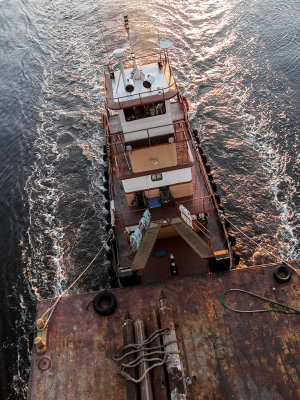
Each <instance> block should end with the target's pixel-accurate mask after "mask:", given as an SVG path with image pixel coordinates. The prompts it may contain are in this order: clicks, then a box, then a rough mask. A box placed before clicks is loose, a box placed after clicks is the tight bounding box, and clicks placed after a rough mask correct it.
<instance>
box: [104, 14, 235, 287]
mask: <svg viewBox="0 0 300 400" xmlns="http://www.w3.org/2000/svg"><path fill="white" fill-rule="evenodd" d="M124 22H125V29H126V31H127V35H128V41H129V44H130V50H131V51H130V58H129V60H127V62H125V60H124V58H125V51H124V50H123V49H117V50H115V51H114V52H113V57H114V58H115V59H116V60H117V61H118V65H119V68H115V69H113V68H112V66H111V65H109V66H106V67H105V70H104V77H105V98H106V101H105V113H103V115H102V122H103V128H104V129H105V135H106V146H105V150H106V152H107V155H108V163H109V180H110V186H109V196H110V214H111V215H110V220H111V225H112V228H113V235H114V239H115V242H114V244H113V248H114V265H115V268H116V274H117V278H118V282H119V285H121V286H127V285H132V284H136V283H139V282H140V283H145V282H153V281H161V280H164V279H168V278H169V277H171V276H174V275H178V276H181V277H182V276H188V275H194V274H206V273H208V272H214V271H220V270H227V269H231V268H233V267H234V260H233V254H234V253H233V251H232V249H231V246H230V241H229V236H228V233H227V226H226V222H227V221H226V220H225V219H224V208H223V207H222V205H221V206H220V204H219V203H220V197H219V196H218V195H216V194H215V191H216V183H215V181H214V180H213V178H212V174H211V172H210V166H209V164H208V163H207V157H206V155H205V154H204V152H203V149H202V147H201V143H200V137H199V133H198V131H197V130H196V129H194V130H193V131H192V130H191V128H190V124H189V117H188V111H189V104H188V101H187V99H186V97H184V96H183V95H182V94H181V93H180V91H179V88H178V85H177V83H176V80H175V77H174V75H173V72H172V69H171V65H170V61H169V55H168V50H169V48H170V47H171V46H172V43H171V42H168V41H164V42H160V44H159V47H160V51H159V53H158V54H155V55H151V56H145V57H141V58H137V57H135V54H134V51H133V48H132V42H131V36H130V27H129V22H128V17H127V16H125V17H124Z"/></svg>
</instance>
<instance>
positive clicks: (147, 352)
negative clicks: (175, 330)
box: [113, 328, 179, 383]
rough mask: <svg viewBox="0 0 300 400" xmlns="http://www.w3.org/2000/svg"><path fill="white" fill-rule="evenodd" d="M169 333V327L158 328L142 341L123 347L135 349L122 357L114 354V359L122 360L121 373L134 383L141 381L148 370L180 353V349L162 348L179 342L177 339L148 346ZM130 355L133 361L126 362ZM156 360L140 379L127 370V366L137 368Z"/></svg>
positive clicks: (124, 348)
mask: <svg viewBox="0 0 300 400" xmlns="http://www.w3.org/2000/svg"><path fill="white" fill-rule="evenodd" d="M169 334H170V329H169V328H163V329H157V330H156V331H154V332H153V333H152V334H151V335H150V336H149V337H148V338H147V339H145V340H144V341H143V342H142V343H131V344H128V345H127V346H125V347H123V349H122V351H123V352H124V351H125V350H127V349H130V348H134V349H135V350H132V351H129V352H127V353H125V354H123V355H122V356H121V357H118V356H116V355H115V356H113V360H114V361H116V362H121V368H120V372H119V373H120V374H121V375H122V376H124V378H126V379H127V380H128V381H131V382H134V383H140V382H141V381H142V380H143V379H145V377H146V375H147V374H148V372H149V371H151V370H152V369H153V368H156V367H158V366H160V365H163V364H165V363H167V362H168V358H169V357H170V356H171V355H173V354H179V352H178V351H167V350H161V349H162V348H166V347H167V346H168V345H170V344H173V343H178V342H177V340H174V341H172V342H169V343H165V344H162V345H159V346H154V347H147V346H149V344H150V343H152V342H153V341H154V340H156V339H158V338H160V337H162V336H163V335H169ZM138 354H140V355H139V356H138ZM159 355H163V358H161V357H158V356H159ZM130 356H133V357H134V359H133V360H132V361H129V362H128V363H126V362H124V361H125V359H127V358H128V357H130ZM149 356H154V357H149ZM155 361H157V363H156V364H152V365H151V366H149V367H148V368H147V369H146V370H145V371H144V373H143V374H142V375H141V376H140V377H139V379H135V378H134V377H132V376H131V375H130V374H129V373H127V372H125V369H126V368H128V369H130V368H136V367H137V366H139V365H140V364H142V363H153V362H155Z"/></svg>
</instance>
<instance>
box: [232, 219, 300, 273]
mask: <svg viewBox="0 0 300 400" xmlns="http://www.w3.org/2000/svg"><path fill="white" fill-rule="evenodd" d="M224 217H225V219H227V221H228V222H230V223H231V225H232V226H233V227H234V228H235V229H236V230H237V231H239V232H240V233H241V234H242V235H244V236H245V237H246V238H247V239H249V240H250V241H251V242H252V243H254V244H255V245H256V246H260V243H257V242H256V241H255V240H254V239H252V238H251V237H250V236H248V235H247V234H246V233H245V232H243V231H242V230H241V229H239V228H238V227H237V226H236V225H235V224H233V223H232V221H231V220H229V218H228V217H227V216H226V215H224ZM264 250H265V251H266V252H267V253H269V254H271V256H272V257H274V258H275V259H277V260H279V261H281V262H282V263H284V264H285V265H287V266H288V267H289V268H291V269H292V270H293V271H294V272H295V273H296V274H297V275H298V276H299V277H300V272H299V271H298V270H297V269H296V268H295V267H293V266H291V265H290V264H289V263H288V262H286V261H285V260H283V259H282V258H280V257H278V256H276V255H275V254H273V253H272V252H271V251H269V250H267V249H266V248H264ZM296 263H297V264H298V262H297V261H296Z"/></svg>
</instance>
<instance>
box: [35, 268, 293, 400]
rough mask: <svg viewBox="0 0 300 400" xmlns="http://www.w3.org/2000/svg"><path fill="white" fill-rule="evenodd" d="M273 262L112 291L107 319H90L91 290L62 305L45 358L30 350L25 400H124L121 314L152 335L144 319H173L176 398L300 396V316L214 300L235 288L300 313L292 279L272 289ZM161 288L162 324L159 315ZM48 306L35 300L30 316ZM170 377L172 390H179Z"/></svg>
mask: <svg viewBox="0 0 300 400" xmlns="http://www.w3.org/2000/svg"><path fill="white" fill-rule="evenodd" d="M277 265H278V264H272V265H268V266H258V267H251V268H247V269H238V270H232V271H227V272H219V273H215V274H211V275H205V276H203V275H202V276H194V277H186V278H182V279H180V278H179V279H172V280H168V281H166V282H162V283H156V284H149V285H146V286H136V287H128V288H123V289H121V288H120V289H113V290H112V292H113V293H114V295H115V296H116V299H117V302H118V305H117V308H116V310H115V311H114V313H113V314H112V315H109V316H100V315H98V314H96V313H95V311H94V309H93V304H92V303H91V301H92V300H93V298H94V296H95V293H88V294H82V295H75V296H72V297H66V298H63V299H62V300H61V301H60V303H59V304H58V306H57V308H56V309H55V311H54V313H53V315H52V318H51V320H50V323H49V328H48V332H47V351H46V353H44V354H40V355H39V354H37V353H36V352H35V351H34V352H33V356H32V364H31V376H30V384H29V399H30V400H46V399H47V400H68V399H70V400H71V399H72V400H74V399H79V400H96V399H97V400H102V399H103V400H107V399H116V400H122V399H126V385H127V383H126V380H125V378H124V377H122V376H121V375H120V374H119V373H118V365H117V363H116V362H115V361H113V359H112V357H113V355H114V354H116V353H118V354H120V352H121V349H122V346H123V335H122V326H123V324H124V319H125V314H126V312H129V314H130V316H131V318H132V319H134V320H143V321H144V323H145V325H146V329H147V333H148V335H150V334H151V330H152V327H151V324H150V323H149V321H150V319H151V318H150V317H149V316H151V315H152V314H153V312H155V310H157V313H158V316H160V318H161V319H160V323H161V325H162V326H163V324H164V323H167V324H170V323H171V322H170V321H173V322H172V323H171V325H172V324H173V326H174V328H175V333H176V340H177V342H178V347H179V351H180V354H179V356H180V362H181V363H182V365H183V371H184V377H185V383H186V389H184V390H186V397H182V398H186V399H193V400H194V399H195V400H200V399H201V400H212V399H214V400H229V399H239V400H248V399H249V400H250V399H251V400H269V399H270V400H271V399H272V400H288V399H300V375H299V372H300V363H299V359H300V341H299V326H300V315H299V314H283V313H273V312H266V313H262V314H253V313H250V314H249V313H243V314H239V313H235V312H231V311H229V310H228V309H225V308H224V306H223V305H222V302H221V295H222V293H223V292H225V291H226V290H227V289H230V288H240V289H244V290H247V291H251V292H254V293H256V294H259V295H261V296H264V297H268V298H271V299H273V300H275V301H278V302H281V303H285V304H288V305H291V306H294V307H296V308H300V298H299V295H300V290H299V284H300V280H299V279H300V278H299V276H297V275H296V274H295V273H294V272H293V275H292V279H291V281H290V282H288V283H284V284H281V283H277V282H276V281H275V279H274V277H273V272H274V270H275V268H276V266H277ZM295 265H296V264H295ZM162 291H163V294H164V295H163V297H164V298H165V300H164V301H165V303H164V309H165V310H167V311H168V313H169V314H168V317H167V318H166V316H165V315H164V316H163V317H161V309H160V302H159V299H160V298H161V297H162V296H161V293H162ZM227 296H228V297H226V302H227V303H228V304H230V305H231V306H232V307H234V308H240V309H243V310H249V309H251V308H252V309H253V308H260V309H261V308H268V307H269V305H268V304H266V303H262V302H261V301H258V300H256V299H253V298H251V297H249V296H248V295H245V294H241V293H234V292H231V293H229V294H228V295H227ZM51 304H52V303H51V301H50V300H46V301H43V302H41V303H40V304H39V306H38V312H37V316H40V315H41V314H42V313H43V312H44V311H45V310H46V309H47V308H48V307H49V305H51ZM153 310H154V311H153ZM166 321H168V322H166ZM166 371H167V369H166V370H165V373H166V382H168V373H167V372H166ZM152 378H153V377H152ZM173 378H174V377H173ZM173 378H172V376H171V378H170V376H169V384H170V385H172V384H173V385H174V384H175V385H176V384H177V383H176V381H175V382H172V379H173ZM153 382H155V380H153ZM184 386H185V385H184ZM181 389H182V388H181ZM127 393H128V392H127ZM154 393H155V390H154ZM154 398H158V397H154ZM161 398H163V397H161ZM128 399H129V397H128V396H127V400H128Z"/></svg>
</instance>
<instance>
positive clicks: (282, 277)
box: [274, 265, 292, 283]
mask: <svg viewBox="0 0 300 400" xmlns="http://www.w3.org/2000/svg"><path fill="white" fill-rule="evenodd" d="M291 277H292V272H291V270H290V268H289V267H287V266H285V265H280V266H279V267H278V268H276V271H275V272H274V278H275V279H276V281H277V282H279V283H284V282H288V281H289V280H290V279H291Z"/></svg>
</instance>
